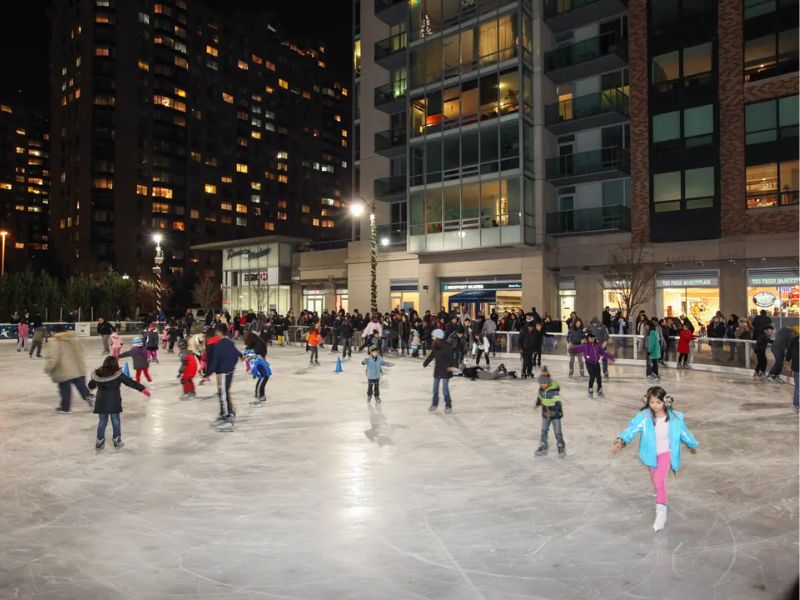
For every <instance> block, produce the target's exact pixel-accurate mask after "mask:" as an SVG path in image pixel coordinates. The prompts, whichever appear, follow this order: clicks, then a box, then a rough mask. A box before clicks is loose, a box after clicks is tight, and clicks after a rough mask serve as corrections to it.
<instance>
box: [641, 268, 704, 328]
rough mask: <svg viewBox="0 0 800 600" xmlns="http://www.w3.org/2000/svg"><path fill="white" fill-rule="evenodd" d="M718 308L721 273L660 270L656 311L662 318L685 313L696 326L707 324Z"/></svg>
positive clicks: (657, 282)
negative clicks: (662, 271) (663, 271)
mask: <svg viewBox="0 0 800 600" xmlns="http://www.w3.org/2000/svg"><path fill="white" fill-rule="evenodd" d="M718 310H719V272H718V271H687V272H674V273H659V274H658V275H657V277H656V311H657V314H658V316H659V317H680V316H681V315H686V316H688V317H689V319H690V320H691V321H692V323H694V325H695V327H699V326H700V325H704V326H705V325H707V324H708V322H709V321H711V318H712V317H713V316H714V315H715V314H716V312H717V311H718Z"/></svg>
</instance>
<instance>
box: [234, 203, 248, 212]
mask: <svg viewBox="0 0 800 600" xmlns="http://www.w3.org/2000/svg"><path fill="white" fill-rule="evenodd" d="M236 212H237V213H243V214H247V205H246V204H237V205H236Z"/></svg>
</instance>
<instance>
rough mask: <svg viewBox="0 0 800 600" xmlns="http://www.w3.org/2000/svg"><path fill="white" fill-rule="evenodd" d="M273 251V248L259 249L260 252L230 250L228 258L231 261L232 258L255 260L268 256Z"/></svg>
mask: <svg viewBox="0 0 800 600" xmlns="http://www.w3.org/2000/svg"><path fill="white" fill-rule="evenodd" d="M271 250H272V249H271V248H259V249H258V250H250V248H238V249H236V250H234V249H233V248H231V249H230V250H228V253H227V254H226V258H227V259H228V260H230V259H232V258H236V257H237V256H247V260H253V259H254V258H261V257H262V256H268V255H269V253H270V251H271Z"/></svg>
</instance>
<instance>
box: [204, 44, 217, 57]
mask: <svg viewBox="0 0 800 600" xmlns="http://www.w3.org/2000/svg"><path fill="white" fill-rule="evenodd" d="M206 54H210V55H211V56H219V50H217V49H216V48H214V46H206Z"/></svg>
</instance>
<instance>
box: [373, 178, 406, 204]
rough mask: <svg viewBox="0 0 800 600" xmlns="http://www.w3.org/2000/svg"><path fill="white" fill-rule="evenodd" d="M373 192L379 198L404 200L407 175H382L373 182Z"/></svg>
mask: <svg viewBox="0 0 800 600" xmlns="http://www.w3.org/2000/svg"><path fill="white" fill-rule="evenodd" d="M373 193H374V195H375V198H376V199H377V200H383V201H389V200H402V199H405V197H406V176H405V175H395V176H393V177H381V178H379V179H375V181H374V182H373Z"/></svg>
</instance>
